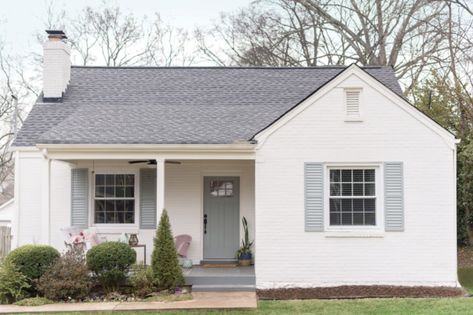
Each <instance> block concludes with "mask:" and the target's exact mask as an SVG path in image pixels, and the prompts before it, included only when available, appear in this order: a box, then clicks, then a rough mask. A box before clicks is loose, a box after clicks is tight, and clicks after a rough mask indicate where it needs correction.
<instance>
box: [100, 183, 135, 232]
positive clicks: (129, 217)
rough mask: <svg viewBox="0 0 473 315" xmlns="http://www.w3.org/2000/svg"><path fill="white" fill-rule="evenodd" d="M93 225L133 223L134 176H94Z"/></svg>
mask: <svg viewBox="0 0 473 315" xmlns="http://www.w3.org/2000/svg"><path fill="white" fill-rule="evenodd" d="M94 206H95V223H96V224H125V223H126V224H133V223H135V175H133V174H96V175H95V200H94Z"/></svg>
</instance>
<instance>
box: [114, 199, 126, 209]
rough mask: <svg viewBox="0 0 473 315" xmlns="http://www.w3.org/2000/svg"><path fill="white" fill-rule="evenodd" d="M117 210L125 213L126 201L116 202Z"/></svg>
mask: <svg viewBox="0 0 473 315" xmlns="http://www.w3.org/2000/svg"><path fill="white" fill-rule="evenodd" d="M115 210H116V211H125V200H115Z"/></svg>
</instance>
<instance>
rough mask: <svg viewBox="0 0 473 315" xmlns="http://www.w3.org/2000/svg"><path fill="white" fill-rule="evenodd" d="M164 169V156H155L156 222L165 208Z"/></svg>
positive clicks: (157, 222)
mask: <svg viewBox="0 0 473 315" xmlns="http://www.w3.org/2000/svg"><path fill="white" fill-rule="evenodd" d="M165 169H166V160H165V159H164V158H156V189H157V191H156V219H157V220H156V224H159V219H160V218H161V212H162V211H163V209H164V208H165V200H164V198H165V184H164V182H165V176H166V174H165Z"/></svg>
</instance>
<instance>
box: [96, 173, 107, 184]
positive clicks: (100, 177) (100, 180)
mask: <svg viewBox="0 0 473 315" xmlns="http://www.w3.org/2000/svg"><path fill="white" fill-rule="evenodd" d="M95 185H105V175H95Z"/></svg>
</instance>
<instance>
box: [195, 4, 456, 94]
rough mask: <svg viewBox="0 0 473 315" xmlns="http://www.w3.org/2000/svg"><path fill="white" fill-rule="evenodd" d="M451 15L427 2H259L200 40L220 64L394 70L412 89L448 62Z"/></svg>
mask: <svg viewBox="0 0 473 315" xmlns="http://www.w3.org/2000/svg"><path fill="white" fill-rule="evenodd" d="M458 1H460V0H458ZM447 9H448V6H447V2H446V1H429V0H388V1H386V0H383V1H381V0H374V1H365V0H258V1H255V2H253V3H252V4H251V5H250V6H249V7H248V8H246V9H243V10H241V11H240V12H237V13H235V14H224V15H222V17H221V19H220V21H219V22H218V23H216V24H215V25H214V26H213V27H212V28H211V29H209V30H207V31H203V30H199V31H198V32H197V35H198V36H197V40H198V43H199V49H200V51H201V52H202V53H203V54H204V55H205V56H206V57H207V58H208V60H211V61H214V62H216V63H217V64H225V65H227V64H237V65H245V64H247V65H274V66H281V65H285V66H286V65H287V66H314V65H324V64H330V65H333V64H348V63H353V62H357V63H359V64H362V65H392V66H393V67H394V69H395V71H396V74H397V76H398V78H400V79H402V82H404V83H405V86H406V87H407V90H408V91H409V89H410V88H411V87H412V86H413V85H414V84H415V83H416V82H418V81H419V80H421V79H422V78H423V76H425V75H428V73H429V72H430V70H431V69H432V67H434V66H438V65H439V62H440V61H442V62H445V61H446V60H448V43H447V41H446V40H445V34H444V32H443V29H444V26H445V24H446V21H447ZM214 42H221V43H223V44H224V45H223V48H219V47H212V45H209V43H214ZM443 65H444V64H443Z"/></svg>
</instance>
